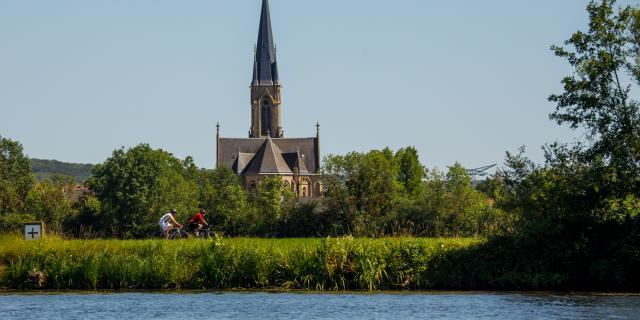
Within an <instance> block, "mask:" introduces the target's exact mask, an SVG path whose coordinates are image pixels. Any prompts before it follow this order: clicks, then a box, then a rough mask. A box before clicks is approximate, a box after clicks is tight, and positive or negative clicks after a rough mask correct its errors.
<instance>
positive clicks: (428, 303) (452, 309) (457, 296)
mask: <svg viewBox="0 0 640 320" xmlns="http://www.w3.org/2000/svg"><path fill="white" fill-rule="evenodd" d="M0 315H2V317H0V318H2V319H27V318H32V319H38V318H44V319H56V318H57V319H100V320H105V319H126V320H134V319H184V318H193V319H348V320H358V319H394V320H395V319H425V318H429V319H496V318H497V319H603V318H608V319H636V318H638V317H639V316H640V296H634V295H558V294H550V293H541V294H524V293H432V292H430V293H392V294H387V293H381V294H361V293H341V294H318V293H266V292H240V293H238V292H222V293H103V294H78V293H65V294H4V295H0Z"/></svg>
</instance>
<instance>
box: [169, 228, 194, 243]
mask: <svg viewBox="0 0 640 320" xmlns="http://www.w3.org/2000/svg"><path fill="white" fill-rule="evenodd" d="M186 238H189V233H188V232H186V231H184V230H182V228H173V229H171V231H170V232H169V239H171V240H174V239H186Z"/></svg>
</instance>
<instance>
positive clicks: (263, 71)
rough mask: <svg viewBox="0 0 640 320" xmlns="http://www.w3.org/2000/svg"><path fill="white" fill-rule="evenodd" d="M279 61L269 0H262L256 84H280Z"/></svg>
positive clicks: (256, 55) (255, 74)
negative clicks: (277, 59)
mask: <svg viewBox="0 0 640 320" xmlns="http://www.w3.org/2000/svg"><path fill="white" fill-rule="evenodd" d="M279 82H280V81H279V78H278V63H277V61H276V48H275V44H274V42H273V32H272V30H271V14H270V13H269V1H268V0H263V1H262V13H261V14H260V29H259V30H258V43H257V45H256V54H255V59H254V64H253V81H252V84H255V85H273V84H278V83H279Z"/></svg>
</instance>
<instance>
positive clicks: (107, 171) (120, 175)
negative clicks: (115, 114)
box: [89, 144, 199, 237]
mask: <svg viewBox="0 0 640 320" xmlns="http://www.w3.org/2000/svg"><path fill="white" fill-rule="evenodd" d="M191 169H193V167H192V166H191V164H190V161H189V160H188V159H187V160H185V161H180V160H179V159H177V158H175V157H173V156H172V155H171V154H170V153H168V152H166V151H163V150H159V149H158V150H154V149H152V148H151V147H149V145H147V144H141V145H138V146H136V147H134V148H131V149H129V150H126V151H125V150H124V148H123V149H118V150H115V151H114V152H113V154H112V156H111V157H110V158H109V159H107V160H106V161H105V162H104V163H103V164H100V165H97V166H96V167H95V168H94V169H93V177H92V178H91V179H89V185H90V187H91V188H92V190H94V192H95V193H96V196H97V197H98V199H100V202H101V210H102V214H101V215H100V216H101V217H102V218H103V219H105V221H103V223H102V224H103V225H104V226H105V228H106V229H107V230H106V231H107V233H110V234H113V235H116V236H120V237H129V236H144V235H146V234H148V233H150V232H151V231H152V230H155V229H157V226H156V224H157V219H158V218H159V217H160V216H161V215H162V213H165V212H168V211H169V210H171V209H172V208H175V209H177V211H178V221H184V220H186V218H187V217H188V215H189V214H190V213H191V212H194V211H195V210H197V207H198V196H199V194H198V188H197V184H196V181H193V180H190V179H191V178H192V174H193V170H191Z"/></svg>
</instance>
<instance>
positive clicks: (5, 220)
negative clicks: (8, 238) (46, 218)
mask: <svg viewBox="0 0 640 320" xmlns="http://www.w3.org/2000/svg"><path fill="white" fill-rule="evenodd" d="M34 183H35V179H34V176H33V174H32V173H31V166H30V165H29V158H27V156H25V155H24V153H23V150H22V145H21V144H20V143H18V142H15V141H12V140H10V139H7V138H3V137H2V136H0V228H2V230H15V228H16V227H18V226H19V224H17V223H16V222H17V220H19V219H18V218H19V217H28V215H27V214H26V212H24V209H25V201H26V199H27V194H28V193H29V191H30V190H31V188H32V187H33V185H34Z"/></svg>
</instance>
